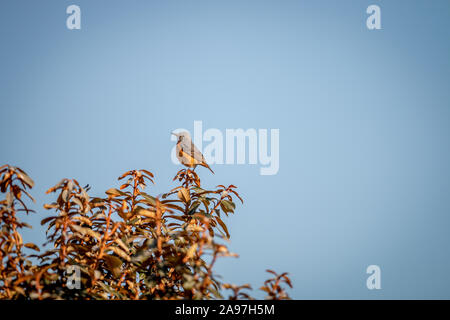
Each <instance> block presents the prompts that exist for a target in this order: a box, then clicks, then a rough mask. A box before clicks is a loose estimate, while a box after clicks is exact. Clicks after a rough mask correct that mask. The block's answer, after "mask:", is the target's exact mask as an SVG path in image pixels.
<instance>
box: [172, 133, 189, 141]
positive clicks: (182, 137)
mask: <svg viewBox="0 0 450 320" xmlns="http://www.w3.org/2000/svg"><path fill="white" fill-rule="evenodd" d="M172 134H173V135H174V136H175V137H177V138H178V141H183V140H184V141H190V140H191V136H190V134H189V132H187V131H181V132H172Z"/></svg>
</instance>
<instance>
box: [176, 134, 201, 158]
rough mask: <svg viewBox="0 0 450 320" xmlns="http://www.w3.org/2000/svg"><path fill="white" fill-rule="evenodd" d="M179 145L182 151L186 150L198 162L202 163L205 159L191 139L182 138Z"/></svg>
mask: <svg viewBox="0 0 450 320" xmlns="http://www.w3.org/2000/svg"><path fill="white" fill-rule="evenodd" d="M180 147H181V149H182V150H183V151H184V152H186V153H187V154H188V155H190V156H191V157H193V158H194V159H195V160H197V161H198V162H200V163H202V162H204V161H205V158H204V157H203V154H202V153H201V152H200V150H198V149H197V147H196V146H195V145H194V143H193V142H192V140H191V139H186V138H185V139H183V141H181V144H180Z"/></svg>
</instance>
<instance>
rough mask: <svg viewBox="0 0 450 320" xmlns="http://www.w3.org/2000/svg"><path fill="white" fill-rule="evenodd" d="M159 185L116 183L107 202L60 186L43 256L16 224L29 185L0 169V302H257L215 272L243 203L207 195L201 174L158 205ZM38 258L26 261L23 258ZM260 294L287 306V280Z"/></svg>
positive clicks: (128, 177) (134, 180) (183, 178)
mask: <svg viewBox="0 0 450 320" xmlns="http://www.w3.org/2000/svg"><path fill="white" fill-rule="evenodd" d="M153 178H154V175H153V174H152V173H151V172H150V171H147V170H143V169H142V170H131V171H128V172H125V173H124V174H123V175H121V176H120V177H119V181H121V183H122V184H121V185H120V187H119V188H111V189H108V190H107V191H106V196H105V197H104V198H97V197H90V196H89V195H88V193H87V192H88V191H89V186H85V187H81V185H80V184H79V183H78V181H77V180H75V179H63V180H61V181H60V182H59V183H58V184H56V185H55V186H54V187H52V188H50V189H49V190H48V191H47V193H55V194H56V195H57V198H56V200H55V202H53V203H50V204H45V205H44V208H45V209H48V210H51V212H52V215H51V216H48V217H46V218H44V219H43V220H42V222H41V224H42V225H46V226H47V232H46V237H47V243H51V244H53V249H50V250H46V251H44V252H41V249H40V248H39V246H37V245H36V244H34V243H24V242H23V240H22V236H21V234H20V232H19V231H20V229H22V228H25V227H28V228H29V227H31V226H29V225H27V224H26V223H24V222H21V221H20V220H19V215H20V214H23V213H25V214H29V213H31V212H33V211H32V210H30V209H29V208H28V207H27V206H26V204H25V202H24V197H29V198H30V199H32V200H33V198H32V197H31V195H30V194H29V193H28V191H27V190H28V189H30V188H32V187H33V185H34V182H33V180H32V179H31V178H30V177H29V176H28V175H27V174H26V173H25V172H24V171H23V170H21V169H20V168H17V167H13V166H9V165H3V166H1V167H0V191H1V193H2V194H3V195H4V199H3V200H1V201H0V228H1V233H0V299H222V298H223V296H222V293H221V292H222V291H223V290H221V289H228V290H231V292H232V294H231V295H230V296H229V299H252V297H251V296H250V295H249V293H247V292H246V291H245V290H247V289H251V287H250V286H249V285H247V284H246V285H243V286H237V285H232V284H227V283H222V282H221V281H219V279H218V276H217V275H216V274H215V273H214V272H213V267H214V265H215V263H216V261H217V259H218V258H221V257H230V256H231V257H233V256H236V254H233V253H231V252H229V251H228V248H227V246H226V245H225V244H224V241H221V240H222V239H228V238H229V237H230V233H229V230H228V228H227V226H226V224H225V223H224V221H223V220H222V218H223V216H224V215H226V216H228V215H229V214H232V213H234V211H235V209H236V205H235V200H236V199H238V200H240V201H241V202H243V200H242V198H241V197H240V196H239V194H238V193H237V192H236V187H235V186H233V185H230V186H227V187H226V186H223V185H219V186H217V187H216V188H215V189H213V190H207V189H203V188H202V186H201V183H200V178H199V176H198V175H197V173H196V172H195V171H193V170H190V169H183V170H180V171H178V173H177V174H176V176H175V178H174V179H173V180H174V181H176V182H177V183H178V184H179V185H178V186H177V187H175V188H174V189H172V190H170V191H169V192H168V193H165V194H163V195H161V196H159V197H154V196H152V195H150V194H148V193H146V192H144V190H145V188H146V187H147V186H148V185H149V184H152V183H153ZM24 247H25V248H29V249H31V250H33V251H35V253H34V254H31V255H26V254H25V253H24V252H23V251H24V250H23V248H24ZM74 267H75V268H77V269H78V270H79V286H77V287H75V288H74V287H73V286H71V284H72V282H71V279H72V278H71V277H72V275H71V274H70V270H72V271H73V270H74ZM268 272H270V273H272V274H273V278H271V279H269V280H267V281H266V282H265V283H264V285H263V286H262V287H261V288H260V289H261V290H263V291H265V292H266V293H267V298H268V299H289V296H288V294H287V293H286V291H285V290H284V288H283V285H284V284H286V285H288V286H289V287H291V282H290V279H289V278H288V276H287V274H286V273H283V274H280V275H278V274H276V273H275V272H274V271H272V270H268Z"/></svg>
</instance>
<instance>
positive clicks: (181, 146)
mask: <svg viewBox="0 0 450 320" xmlns="http://www.w3.org/2000/svg"><path fill="white" fill-rule="evenodd" d="M172 134H173V135H174V136H176V137H177V138H178V141H177V149H176V151H177V152H176V154H177V158H178V160H179V161H180V162H181V163H182V164H183V165H185V166H186V167H188V168H194V170H195V167H196V166H198V165H200V166H202V167H205V168H208V169H209V170H210V171H211V172H212V173H213V174H214V171H212V169H211V168H210V167H209V165H208V164H207V163H206V160H205V157H203V154H202V153H201V152H200V151H199V150H198V149H197V147H196V146H195V145H194V143H193V142H192V140H191V137H190V136H189V133H188V132H185V131H184V132H179V133H175V132H172Z"/></svg>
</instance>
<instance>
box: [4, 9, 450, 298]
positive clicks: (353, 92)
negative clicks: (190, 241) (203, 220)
mask: <svg viewBox="0 0 450 320" xmlns="http://www.w3.org/2000/svg"><path fill="white" fill-rule="evenodd" d="M70 4H77V5H79V6H80V7H81V10H82V29H81V30H75V31H70V30H68V29H67V28H66V22H65V20H66V17H67V14H66V12H65V11H66V7H67V6H68V5H70ZM371 4H378V5H380V6H381V10H382V11H381V12H382V30H376V31H369V30H368V29H367V28H366V25H365V20H366V17H367V15H366V13H365V11H366V8H367V7H368V6H369V5H371ZM449 15H450V2H449V1H448V0H433V1H429V0H427V1H425V0H423V1H406V0H403V1H402V0H398V1H380V0H370V1H366V0H361V1H356V0H346V1H334V0H330V1H316V0H295V1H275V0H272V1H264V0H260V1H249V0H239V1H237V0H226V1H225V0H221V1H143V0H142V1H137V0H135V1H103V0H96V1H86V0H83V1H82V0H77V1H75V0H73V1H60V0H59V1H19V0H3V1H1V3H0V107H1V126H0V142H1V146H2V147H1V151H0V162H1V163H2V164H3V163H9V164H12V165H17V166H20V167H21V168H23V169H25V170H26V171H27V172H28V173H29V174H30V176H31V177H32V178H33V179H34V180H35V181H36V187H35V188H34V189H33V192H32V194H33V195H34V196H35V197H36V198H37V203H36V205H35V208H36V209H37V211H38V214H36V215H35V217H34V218H32V219H29V220H30V221H32V222H34V224H35V225H36V227H35V228H34V229H33V231H30V232H27V233H26V238H27V240H34V241H36V242H39V243H40V242H43V229H42V228H40V227H39V226H37V224H38V221H40V220H41V219H42V218H43V217H44V216H45V215H48V214H49V212H47V211H45V210H44V209H42V204H43V203H45V202H50V201H52V199H53V196H52V195H45V194H44V192H45V190H46V189H47V188H48V187H50V186H52V185H53V184H55V183H56V182H58V181H59V180H60V179H61V178H63V177H67V178H76V179H78V180H79V181H80V183H82V184H83V185H84V184H87V183H89V184H90V185H91V186H93V188H92V192H91V195H101V194H103V191H104V190H106V189H108V188H109V187H111V186H114V185H116V178H117V177H118V176H119V175H120V174H121V173H122V172H124V171H126V170H128V169H140V168H146V169H148V170H151V171H153V172H155V173H156V178H157V179H156V182H157V185H156V186H155V187H153V190H151V192H153V193H154V194H158V193H160V192H162V191H165V190H167V188H169V187H170V186H172V184H171V183H170V180H171V178H172V177H173V176H174V175H175V173H176V171H177V170H178V169H179V167H177V166H176V165H174V164H172V162H171V161H170V151H171V148H172V146H173V142H172V141H171V140H170V131H171V130H173V129H176V128H180V127H183V128H186V129H190V130H192V129H193V121H194V120H202V121H203V126H204V128H205V129H207V128H218V129H220V130H223V131H224V130H225V129H227V128H243V129H247V128H257V129H258V128H263V129H264V128H266V129H271V128H278V129H280V170H279V172H278V174H277V175H274V176H261V175H259V166H255V165H215V166H213V169H214V171H215V172H216V175H214V176H212V175H210V174H209V173H208V172H207V171H206V170H200V172H201V173H202V175H203V179H204V180H203V182H204V183H205V184H206V185H207V186H215V185H217V184H219V183H222V184H235V185H237V186H238V187H239V191H240V193H241V194H242V196H243V197H244V199H245V204H244V205H243V206H242V205H239V206H238V208H237V213H236V215H234V216H233V217H232V218H231V219H228V223H229V227H230V230H231V233H232V238H231V243H230V247H231V248H232V250H233V251H234V252H237V253H239V254H240V258H239V259H229V260H226V261H223V262H221V263H220V264H219V266H218V270H217V271H218V272H219V273H220V274H222V275H223V277H224V278H225V279H226V280H228V281H230V282H234V283H238V284H243V283H247V282H249V283H251V284H252V285H253V287H254V288H258V287H259V286H260V285H261V284H262V282H263V281H264V279H266V278H267V276H266V274H265V272H264V270H265V269H267V268H271V269H275V270H276V271H279V272H281V271H288V272H289V273H290V275H291V277H292V280H293V283H294V286H295V288H294V289H293V290H291V291H290V293H291V295H292V297H294V298H297V299H309V298H324V299H329V298H342V299H346V298H354V299H360V298H368V299H372V298H374V299H376V298H450V276H449V270H450V254H449V250H448V246H449V244H450V233H449V231H448V230H449V227H450V216H449V214H450V197H449V194H450V179H449V178H450V167H449V164H450V149H449V146H450V144H449V137H450V90H449V83H450V62H449V57H450V55H449V53H450V41H449V34H450V19H449V18H450V16H449ZM371 264H376V265H379V266H380V267H381V271H382V275H381V279H382V280H381V281H382V289H381V290H378V291H377V290H372V291H370V290H368V289H367V288H366V285H365V283H366V278H367V275H366V273H365V270H366V268H367V266H368V265H371Z"/></svg>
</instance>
